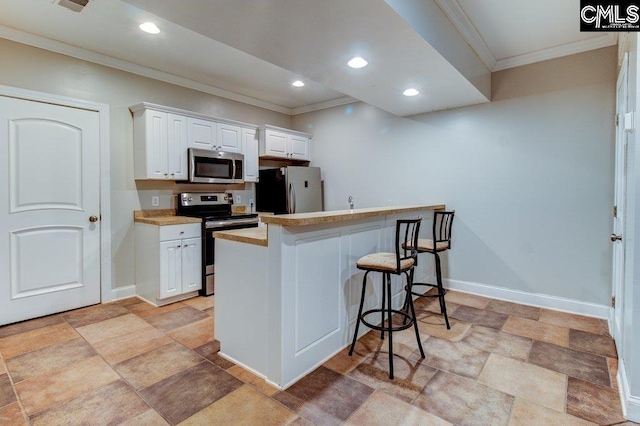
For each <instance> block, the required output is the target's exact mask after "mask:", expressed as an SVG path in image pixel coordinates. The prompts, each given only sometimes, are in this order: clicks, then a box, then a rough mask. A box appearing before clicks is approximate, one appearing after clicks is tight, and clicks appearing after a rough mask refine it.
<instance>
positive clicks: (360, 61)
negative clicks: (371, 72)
mask: <svg viewBox="0 0 640 426" xmlns="http://www.w3.org/2000/svg"><path fill="white" fill-rule="evenodd" d="M368 63H369V62H367V61H366V60H365V59H364V58H362V57H360V56H356V57H355V58H352V59H351V60H350V61H349V62H347V65H349V66H350V67H351V68H356V69H358V68H364V67H366V66H367V64H368Z"/></svg>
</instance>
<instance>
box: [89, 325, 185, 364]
mask: <svg viewBox="0 0 640 426" xmlns="http://www.w3.org/2000/svg"><path fill="white" fill-rule="evenodd" d="M171 342H173V339H171V337H169V336H167V335H166V334H164V333H163V332H162V331H160V330H158V329H156V328H154V327H151V326H150V325H148V326H147V328H143V329H141V330H138V331H134V332H133V333H127V334H123V335H121V336H118V337H114V338H112V339H108V340H103V341H102V342H99V343H95V344H94V345H93V347H94V348H95V349H96V351H98V353H99V354H100V355H102V357H103V358H104V359H105V360H106V361H107V362H108V363H109V364H117V363H119V362H122V361H125V360H127V359H130V358H133V357H135V356H138V355H142V354H144V353H146V352H149V351H151V350H154V349H157V348H159V347H161V346H164V345H166V344H168V343H171Z"/></svg>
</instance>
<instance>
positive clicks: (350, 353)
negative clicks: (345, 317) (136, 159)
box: [349, 271, 369, 356]
mask: <svg viewBox="0 0 640 426" xmlns="http://www.w3.org/2000/svg"><path fill="white" fill-rule="evenodd" d="M368 274H369V271H367V272H365V273H364V278H363V279H362V297H360V308H359V309H358V319H357V320H356V331H355V332H354V333H353V341H352V342H351V349H349V356H351V355H353V348H354V347H355V346H356V340H357V339H358V328H359V327H360V318H361V317H362V308H363V307H364V296H365V294H366V290H367V275H368Z"/></svg>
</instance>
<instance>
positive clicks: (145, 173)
mask: <svg viewBox="0 0 640 426" xmlns="http://www.w3.org/2000/svg"><path fill="white" fill-rule="evenodd" d="M133 133H134V137H133V139H134V176H135V178H136V179H170V180H183V179H187V156H186V146H187V145H186V144H187V139H186V137H187V128H186V117H184V116H181V115H178V114H172V113H167V112H164V111H156V110H152V109H143V110H138V111H134V115H133Z"/></svg>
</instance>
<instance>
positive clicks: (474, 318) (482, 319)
mask: <svg viewBox="0 0 640 426" xmlns="http://www.w3.org/2000/svg"><path fill="white" fill-rule="evenodd" d="M451 318H454V319H457V320H460V321H464V322H470V323H473V324H477V325H482V326H484V327H490V328H495V329H498V330H499V329H501V328H502V326H503V325H504V323H505V322H507V319H508V318H509V316H508V315H505V314H499V313H497V312H493V311H487V310H485V309H478V308H473V307H471V306H460V307H459V308H458V309H456V311H455V312H454V313H453V314H451Z"/></svg>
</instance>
